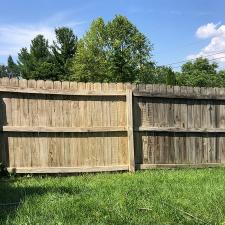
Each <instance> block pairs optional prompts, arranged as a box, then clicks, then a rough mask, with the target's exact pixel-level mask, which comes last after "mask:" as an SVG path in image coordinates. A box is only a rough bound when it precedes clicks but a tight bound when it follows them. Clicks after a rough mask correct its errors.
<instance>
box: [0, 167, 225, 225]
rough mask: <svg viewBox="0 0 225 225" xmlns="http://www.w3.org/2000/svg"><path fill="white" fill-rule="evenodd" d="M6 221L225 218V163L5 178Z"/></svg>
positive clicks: (1, 194) (1, 190)
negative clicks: (64, 175)
mask: <svg viewBox="0 0 225 225" xmlns="http://www.w3.org/2000/svg"><path fill="white" fill-rule="evenodd" d="M12 202H20V204H18V205H7V206H3V205H1V206H0V224H16V225H20V224H21V225H25V224H32V225H36V224H40V225H42V224H48V225H51V224H52V225H53V224H54V225H55V224H66V225H67V224H82V225H83V224H90V225H92V224H116V225H122V224H123V225H124V224H157V225H161V224H225V223H223V222H224V221H225V169H223V168H216V169H215V168H214V169H187V170H151V171H142V172H136V173H135V174H131V173H114V174H110V173H108V174H107V173H102V174H88V175H80V176H70V177H45V178H41V177H37V176H36V177H30V178H28V177H20V178H11V179H9V180H1V181H0V203H1V204H2V203H12Z"/></svg>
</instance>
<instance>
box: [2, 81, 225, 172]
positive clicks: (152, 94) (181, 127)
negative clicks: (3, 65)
mask: <svg viewBox="0 0 225 225" xmlns="http://www.w3.org/2000/svg"><path fill="white" fill-rule="evenodd" d="M0 96H1V97H0V108H1V112H0V143H1V145H0V162H3V163H4V164H5V165H6V166H7V167H8V169H9V170H10V171H12V172H15V173H75V172H98V171H119V170H121V171H123V170H129V171H135V169H150V168H158V167H161V168H177V167H193V168H195V167H208V166H210V167H214V166H223V165H224V161H225V89H223V88H198V87H196V88H192V87H177V86H166V85H143V84H141V85H140V84H139V85H135V84H129V83H125V84H123V83H117V84H115V83H82V82H81V83H76V82H67V81H65V82H59V81H56V82H53V81H42V80H37V81H35V80H23V79H21V80H18V79H15V78H13V79H8V78H1V79H0Z"/></svg>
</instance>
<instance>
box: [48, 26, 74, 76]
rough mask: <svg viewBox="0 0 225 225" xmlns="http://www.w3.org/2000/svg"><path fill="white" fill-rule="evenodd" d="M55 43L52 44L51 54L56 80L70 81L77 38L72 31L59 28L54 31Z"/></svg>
mask: <svg viewBox="0 0 225 225" xmlns="http://www.w3.org/2000/svg"><path fill="white" fill-rule="evenodd" d="M55 34H56V41H54V42H53V46H52V53H53V62H54V66H55V70H56V72H57V78H58V79H59V80H69V79H70V65H71V61H72V58H73V57H74V55H75V53H76V50H77V42H78V38H77V37H76V36H75V35H74V33H73V31H72V29H70V28H67V27H61V28H57V29H55Z"/></svg>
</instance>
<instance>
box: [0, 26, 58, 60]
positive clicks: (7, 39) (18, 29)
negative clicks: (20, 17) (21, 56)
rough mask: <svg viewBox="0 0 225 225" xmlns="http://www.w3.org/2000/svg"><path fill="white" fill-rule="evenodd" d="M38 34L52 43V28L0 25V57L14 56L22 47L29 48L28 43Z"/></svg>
mask: <svg viewBox="0 0 225 225" xmlns="http://www.w3.org/2000/svg"><path fill="white" fill-rule="evenodd" d="M38 34H42V35H44V36H45V38H47V39H48V40H49V42H52V40H53V39H54V28H53V27H48V26H39V25H17V26H16V25H5V26H1V25H0V55H2V56H7V55H9V54H11V55H16V54H17V53H18V51H19V49H21V48H22V47H29V45H30V41H31V40H32V39H33V38H34V37H35V36H36V35H38Z"/></svg>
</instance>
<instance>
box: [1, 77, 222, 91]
mask: <svg viewBox="0 0 225 225" xmlns="http://www.w3.org/2000/svg"><path fill="white" fill-rule="evenodd" d="M1 86H3V87H18V88H21V87H22V88H27V87H28V88H33V89H45V90H48V89H57V90H59V89H62V90H65V89H66V90H85V89H87V90H95V89H96V90H103V91H107V90H111V91H112V90H115V91H118V90H120V91H126V90H127V89H132V90H133V91H136V92H138V91H140V92H160V93H175V94H180V93H182V94H188V93H193V94H225V88H219V87H191V86H172V85H166V84H135V83H129V82H127V83H122V82H119V83H106V82H103V83H100V82H75V81H52V80H33V79H30V80H27V79H18V78H8V77H2V78H0V87H1Z"/></svg>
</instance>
